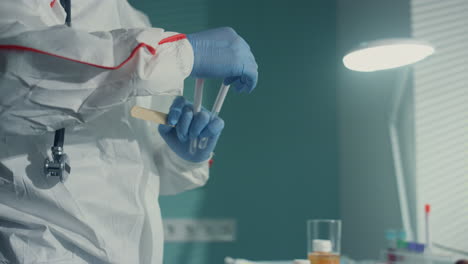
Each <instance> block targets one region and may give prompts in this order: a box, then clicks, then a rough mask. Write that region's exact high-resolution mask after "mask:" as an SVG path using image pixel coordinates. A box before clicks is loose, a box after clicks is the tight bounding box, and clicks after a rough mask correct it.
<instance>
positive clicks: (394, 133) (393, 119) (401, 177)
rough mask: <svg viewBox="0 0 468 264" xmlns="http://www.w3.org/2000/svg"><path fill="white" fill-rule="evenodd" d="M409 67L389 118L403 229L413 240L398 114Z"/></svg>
mask: <svg viewBox="0 0 468 264" xmlns="http://www.w3.org/2000/svg"><path fill="white" fill-rule="evenodd" d="M409 71H410V69H409V67H404V68H403V69H402V72H401V78H400V80H399V83H398V85H397V90H396V91H395V96H394V97H393V104H392V108H391V112H390V117H389V126H388V128H389V137H390V142H391V147H392V157H393V166H394V170H395V178H396V183H397V189H398V199H399V202H400V211H401V218H402V219H401V220H402V223H403V228H404V229H405V231H406V234H407V238H408V240H413V239H414V237H413V229H412V227H411V221H410V211H409V206H408V195H407V190H406V181H405V173H404V169H403V161H402V155H401V148H400V139H399V136H398V130H397V121H398V113H399V111H400V107H401V103H402V98H403V94H404V93H405V90H406V89H407V85H406V84H407V82H408V77H409Z"/></svg>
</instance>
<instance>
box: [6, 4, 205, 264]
mask: <svg viewBox="0 0 468 264" xmlns="http://www.w3.org/2000/svg"><path fill="white" fill-rule="evenodd" d="M65 16H66V14H65V12H64V10H63V8H62V6H61V5H60V1H57V0H4V1H1V3H0V263H2V264H4V263H12V264H13V263H48V264H58V263H60V264H65V263H67V264H68V263H73V264H77V263H93V264H99V263H129V264H135V263H145V264H146V263H151V264H160V263H162V247H163V231H162V225H161V215H160V210H159V206H158V201H157V199H158V196H159V194H175V193H178V192H181V191H183V190H187V189H191V188H195V187H197V186H201V185H203V184H204V183H205V182H206V180H207V178H208V162H202V163H193V162H189V161H185V160H183V159H181V158H179V157H178V156H177V155H176V154H175V153H174V152H172V151H171V150H170V149H169V147H168V146H167V145H166V144H165V142H164V141H163V140H162V139H161V138H160V136H159V134H158V132H157V127H156V126H154V125H150V124H148V123H146V122H144V121H140V120H134V119H132V118H131V117H129V111H130V108H131V107H132V106H133V105H135V104H139V105H145V104H146V106H148V105H149V104H150V103H151V97H150V96H151V95H153V96H161V95H181V94H182V90H183V81H184V79H185V78H186V77H187V76H188V75H189V74H190V72H191V70H192V66H193V51H192V47H191V45H190V43H189V42H188V41H187V39H186V38H185V35H182V34H177V33H170V32H164V31H163V30H162V29H158V28H151V26H150V23H149V21H148V19H147V18H146V17H145V16H144V15H143V14H141V13H140V12H138V11H136V10H135V9H133V8H132V7H131V6H130V5H129V3H128V2H127V0H76V1H72V28H68V27H67V26H65V25H64V23H65ZM62 127H66V136H65V148H64V150H65V152H66V153H67V154H68V155H69V157H70V160H71V167H72V171H71V175H70V177H69V179H68V180H67V181H66V182H64V183H62V182H59V181H58V179H55V178H49V179H47V178H46V177H45V176H44V174H43V163H44V159H45V158H46V157H47V155H50V147H51V144H52V143H53V138H54V133H53V131H55V130H57V129H59V128H62Z"/></svg>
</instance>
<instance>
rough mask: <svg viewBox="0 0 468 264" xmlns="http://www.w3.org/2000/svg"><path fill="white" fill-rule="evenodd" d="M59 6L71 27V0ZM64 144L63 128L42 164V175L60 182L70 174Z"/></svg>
mask: <svg viewBox="0 0 468 264" xmlns="http://www.w3.org/2000/svg"><path fill="white" fill-rule="evenodd" d="M60 3H61V5H62V6H63V8H64V9H65V12H66V13H67V17H66V19H65V24H66V25H67V26H69V27H71V0H60ZM64 142H65V128H62V129H59V130H57V131H55V138H54V145H53V146H52V148H51V150H52V157H51V158H47V159H46V160H45V162H44V174H45V175H46V177H59V179H60V181H61V182H64V181H66V180H67V178H68V176H69V175H70V172H71V167H70V159H69V158H68V156H67V154H65V153H64V152H63V144H64Z"/></svg>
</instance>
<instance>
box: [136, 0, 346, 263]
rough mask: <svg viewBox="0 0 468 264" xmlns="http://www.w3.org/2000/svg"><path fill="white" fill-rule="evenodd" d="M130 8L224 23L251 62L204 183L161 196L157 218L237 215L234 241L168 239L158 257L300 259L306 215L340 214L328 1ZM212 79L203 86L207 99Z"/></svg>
mask: <svg viewBox="0 0 468 264" xmlns="http://www.w3.org/2000/svg"><path fill="white" fill-rule="evenodd" d="M132 4H134V5H135V6H136V7H138V8H139V9H141V10H143V11H144V12H145V13H147V14H148V15H149V16H150V18H151V20H152V22H153V24H154V25H155V26H158V27H163V28H165V29H167V30H171V31H178V32H184V33H190V32H195V31H198V30H202V29H207V28H211V27H217V26H231V27H233V28H235V29H236V30H237V31H238V32H239V34H240V35H242V36H243V37H244V38H245V39H247V41H248V42H249V44H250V45H251V47H252V50H253V52H254V54H255V56H256V58H257V61H258V64H259V72H260V81H259V85H258V87H257V90H256V91H255V92H254V93H253V94H251V95H245V94H235V93H234V92H233V93H231V94H230V95H229V97H228V99H227V101H226V103H225V106H224V108H223V112H222V113H221V116H222V117H223V118H224V119H225V120H226V128H225V131H224V133H223V136H222V138H221V140H220V141H219V145H218V148H217V150H216V158H215V160H216V161H215V164H214V166H213V168H212V170H211V179H210V181H209V183H208V185H207V186H206V187H204V188H202V189H199V190H195V191H190V192H187V193H184V194H181V195H178V196H174V197H163V198H161V199H160V201H161V207H162V210H163V215H164V217H165V218H234V219H236V220H237V222H238V233H237V240H236V242H234V243H193V244H184V243H168V244H167V245H166V249H165V263H166V264H187V263H190V264H220V263H223V262H222V260H223V258H224V257H225V256H227V255H229V256H233V257H243V258H251V259H292V258H303V257H305V248H306V239H305V221H306V220H307V219H311V218H337V217H339V204H338V203H339V197H338V185H339V183H338V168H337V166H338V155H337V112H336V109H337V102H336V100H337V98H336V96H337V94H336V93H337V91H336V82H335V75H336V73H335V72H336V65H337V61H338V60H337V58H336V37H335V24H336V14H335V12H336V3H335V1H330V0H315V1H314V0H291V1H277V0H269V1H266V0H239V1H226V0H181V1H176V0H171V1H170V0H139V1H136V0H134V1H132ZM192 83H193V82H191V81H188V85H189V86H188V87H193V85H192ZM218 84H220V81H218V82H211V83H210V85H209V86H210V87H209V88H208V89H207V90H209V94H208V95H207V96H206V97H205V99H206V100H207V101H208V100H209V102H212V101H213V97H214V95H215V94H216V93H217V90H218ZM190 90H191V89H190ZM187 95H188V96H190V95H191V92H189V93H187ZM205 106H208V107H211V105H210V104H205Z"/></svg>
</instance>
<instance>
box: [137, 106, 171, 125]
mask: <svg viewBox="0 0 468 264" xmlns="http://www.w3.org/2000/svg"><path fill="white" fill-rule="evenodd" d="M130 114H131V115H132V116H133V117H135V118H138V119H142V120H146V121H151V122H155V123H158V124H163V125H166V126H168V124H167V122H166V120H167V114H165V113H161V112H158V111H154V110H151V109H147V108H143V107H140V106H134V107H133V108H132V110H131V111H130Z"/></svg>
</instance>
